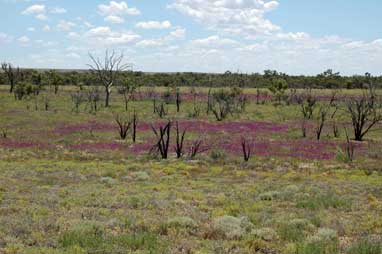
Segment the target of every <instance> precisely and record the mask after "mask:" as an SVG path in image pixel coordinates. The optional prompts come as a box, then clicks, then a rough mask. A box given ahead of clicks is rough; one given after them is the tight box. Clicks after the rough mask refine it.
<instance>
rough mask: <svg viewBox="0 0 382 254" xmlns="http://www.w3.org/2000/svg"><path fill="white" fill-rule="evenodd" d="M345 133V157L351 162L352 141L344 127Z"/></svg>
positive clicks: (352, 158) (353, 148)
mask: <svg viewBox="0 0 382 254" xmlns="http://www.w3.org/2000/svg"><path fill="white" fill-rule="evenodd" d="M345 135H346V147H345V152H346V159H347V160H348V161H349V162H352V161H353V160H354V150H355V147H354V143H353V142H352V141H351V140H350V138H349V135H348V131H347V129H346V128H345Z"/></svg>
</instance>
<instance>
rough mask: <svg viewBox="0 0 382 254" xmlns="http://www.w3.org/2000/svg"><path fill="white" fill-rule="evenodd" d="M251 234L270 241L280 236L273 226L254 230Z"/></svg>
mask: <svg viewBox="0 0 382 254" xmlns="http://www.w3.org/2000/svg"><path fill="white" fill-rule="evenodd" d="M251 235H253V236H255V237H257V238H259V239H261V240H264V241H268V242H269V241H274V240H276V239H277V238H278V235H277V232H276V231H275V230H274V229H272V228H260V229H255V230H252V232H251Z"/></svg>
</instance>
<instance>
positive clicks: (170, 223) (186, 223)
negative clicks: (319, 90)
mask: <svg viewBox="0 0 382 254" xmlns="http://www.w3.org/2000/svg"><path fill="white" fill-rule="evenodd" d="M166 225H167V227H175V228H177V227H183V228H195V227H197V223H196V222H195V221H194V220H193V219H192V218H190V217H174V218H171V219H168V220H167V223H166Z"/></svg>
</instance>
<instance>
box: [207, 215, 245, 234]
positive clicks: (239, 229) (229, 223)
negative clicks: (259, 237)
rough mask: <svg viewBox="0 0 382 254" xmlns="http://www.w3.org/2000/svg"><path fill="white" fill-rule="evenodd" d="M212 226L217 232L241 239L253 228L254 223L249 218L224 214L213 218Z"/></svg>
mask: <svg viewBox="0 0 382 254" xmlns="http://www.w3.org/2000/svg"><path fill="white" fill-rule="evenodd" d="M212 228H213V230H214V231H215V232H217V233H218V234H220V235H223V236H224V237H225V238H227V239H239V238H241V237H242V236H244V235H245V234H246V233H249V232H250V230H251V229H252V228H253V224H252V223H251V222H249V221H248V219H247V218H245V217H243V218H236V217H233V216H228V215H226V216H222V217H218V218H216V219H214V220H213V222H212Z"/></svg>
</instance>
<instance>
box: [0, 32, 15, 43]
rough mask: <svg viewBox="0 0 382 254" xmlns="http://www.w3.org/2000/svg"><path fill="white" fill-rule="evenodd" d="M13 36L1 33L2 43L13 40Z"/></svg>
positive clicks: (0, 40)
mask: <svg viewBox="0 0 382 254" xmlns="http://www.w3.org/2000/svg"><path fill="white" fill-rule="evenodd" d="M12 40H13V38H12V37H11V36H10V35H8V34H5V33H0V44H3V43H8V42H11V41H12Z"/></svg>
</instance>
